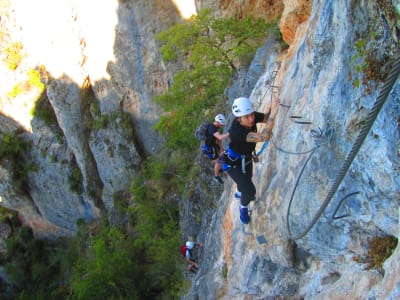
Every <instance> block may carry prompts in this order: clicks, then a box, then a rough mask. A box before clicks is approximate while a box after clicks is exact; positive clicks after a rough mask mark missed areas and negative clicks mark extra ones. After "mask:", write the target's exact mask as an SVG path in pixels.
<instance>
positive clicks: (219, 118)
mask: <svg viewBox="0 0 400 300" xmlns="http://www.w3.org/2000/svg"><path fill="white" fill-rule="evenodd" d="M214 120H215V121H216V122H218V123H219V124H221V125H225V116H224V115H223V114H219V115H216V116H215V119H214Z"/></svg>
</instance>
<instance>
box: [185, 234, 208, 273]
mask: <svg viewBox="0 0 400 300" xmlns="http://www.w3.org/2000/svg"><path fill="white" fill-rule="evenodd" d="M200 247H203V244H202V243H197V242H192V241H187V242H186V243H185V244H183V245H182V246H181V254H182V256H183V257H185V259H186V261H187V262H188V264H189V265H188V267H187V269H188V270H189V271H191V272H194V273H195V272H196V271H197V269H198V268H199V264H198V263H197V262H196V260H195V259H194V258H193V250H194V249H196V248H200Z"/></svg>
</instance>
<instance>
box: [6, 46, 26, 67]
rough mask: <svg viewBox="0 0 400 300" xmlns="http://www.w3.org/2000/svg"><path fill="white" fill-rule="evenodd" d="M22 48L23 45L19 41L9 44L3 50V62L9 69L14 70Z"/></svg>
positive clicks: (20, 56) (18, 61) (19, 59)
mask: <svg viewBox="0 0 400 300" xmlns="http://www.w3.org/2000/svg"><path fill="white" fill-rule="evenodd" d="M22 49H23V46H22V44H21V43H12V44H11V45H10V46H8V47H7V48H5V49H4V50H3V54H4V58H3V62H4V63H5V64H6V65H7V67H8V68H9V69H10V70H11V71H14V70H15V69H16V68H17V67H18V66H19V64H20V63H21V61H22Z"/></svg>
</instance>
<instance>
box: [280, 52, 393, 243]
mask: <svg viewBox="0 0 400 300" xmlns="http://www.w3.org/2000/svg"><path fill="white" fill-rule="evenodd" d="M399 73H400V58H397V59H396V61H395V62H394V64H393V67H392V69H391V71H390V73H389V75H388V77H387V79H386V80H385V82H384V85H383V87H382V89H381V91H380V93H379V95H378V97H377V99H376V101H375V103H374V106H373V107H372V109H371V111H370V113H369V115H368V117H367V119H366V123H365V124H364V126H363V128H362V129H361V131H360V133H359V135H358V137H357V139H356V141H355V142H354V144H353V147H352V149H351V151H350V153H349V154H348V156H347V157H346V159H345V161H344V163H343V166H342V167H341V169H340V170H339V173H338V175H337V177H336V178H335V181H334V183H333V185H332V187H331V188H330V190H329V191H328V194H327V196H326V198H325V200H324V201H323V203H322V205H321V207H320V208H319V210H318V211H317V213H316V214H315V215H314V217H313V218H312V220H311V222H310V223H309V225H308V226H307V227H306V228H305V229H304V230H303V232H301V233H300V234H298V235H295V236H293V235H292V232H291V229H290V222H289V216H290V208H291V205H292V202H293V197H294V194H295V191H296V188H297V184H298V182H299V180H300V177H301V175H302V173H303V171H304V168H305V165H306V164H307V163H308V161H309V160H310V158H311V156H312V154H313V153H314V151H313V152H312V153H311V154H310V155H309V157H308V158H307V160H306V163H305V164H304V166H303V168H302V170H301V172H300V174H299V176H298V179H297V181H296V184H295V187H294V189H293V192H292V195H291V198H290V200H289V206H288V210H287V214H286V225H287V229H288V234H289V239H291V240H298V239H301V238H302V237H304V236H305V235H306V234H307V233H308V232H309V231H310V230H311V228H312V227H313V226H314V225H315V223H316V222H317V221H318V219H319V218H320V217H321V215H322V213H323V212H324V211H325V209H326V207H327V206H328V204H329V203H330V201H331V200H332V198H333V196H334V194H335V193H336V191H337V189H338V187H339V185H340V183H341V182H342V180H343V178H344V176H345V175H346V173H347V171H348V170H349V168H350V165H351V163H352V162H353V160H354V158H355V156H356V155H357V153H358V151H359V150H360V148H361V146H362V144H363V142H364V140H365V138H366V137H367V134H368V132H369V131H370V129H371V128H372V125H373V123H374V122H375V120H376V118H377V116H378V114H379V112H380V110H381V109H382V107H383V104H384V103H385V101H386V99H387V97H388V96H389V93H390V91H391V90H392V88H393V85H394V84H395V82H396V80H397V78H398V77H399Z"/></svg>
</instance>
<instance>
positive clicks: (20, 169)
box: [0, 130, 32, 192]
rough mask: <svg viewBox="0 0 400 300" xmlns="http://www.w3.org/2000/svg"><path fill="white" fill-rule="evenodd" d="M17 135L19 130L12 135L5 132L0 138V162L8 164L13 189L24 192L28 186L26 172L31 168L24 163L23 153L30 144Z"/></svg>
mask: <svg viewBox="0 0 400 300" xmlns="http://www.w3.org/2000/svg"><path fill="white" fill-rule="evenodd" d="M19 133H20V131H19V130H17V131H15V132H13V133H8V132H6V133H4V134H3V135H2V136H1V137H0V162H4V163H5V162H8V163H9V165H10V166H11V171H12V179H13V183H14V185H15V187H16V188H17V190H20V191H22V192H25V191H26V189H27V186H28V185H27V181H28V177H27V176H28V171H29V170H30V169H32V166H31V165H29V164H27V163H26V160H25V158H24V152H25V151H27V150H28V148H29V147H30V144H29V143H28V142H26V141H24V139H23V138H22V136H21V135H19Z"/></svg>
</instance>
